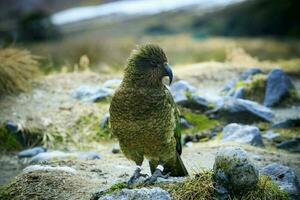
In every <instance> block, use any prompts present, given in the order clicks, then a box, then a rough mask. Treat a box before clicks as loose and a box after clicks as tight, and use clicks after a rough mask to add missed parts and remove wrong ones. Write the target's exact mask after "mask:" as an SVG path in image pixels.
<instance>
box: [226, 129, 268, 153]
mask: <svg viewBox="0 0 300 200" xmlns="http://www.w3.org/2000/svg"><path fill="white" fill-rule="evenodd" d="M221 141H222V142H229V141H230V142H238V143H242V144H250V145H253V146H260V147H262V146H264V144H263V141H262V137H261V134H260V131H259V129H258V128H257V127H255V126H248V125H240V124H236V123H232V124H228V125H227V126H225V127H224V129H223V132H222V139H221Z"/></svg>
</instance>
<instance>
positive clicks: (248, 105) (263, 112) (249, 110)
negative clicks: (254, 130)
mask: <svg viewBox="0 0 300 200" xmlns="http://www.w3.org/2000/svg"><path fill="white" fill-rule="evenodd" d="M216 104H217V105H218V106H217V108H215V109H214V110H212V111H209V112H207V114H216V117H220V118H223V119H224V120H225V121H227V122H236V123H252V122H259V121H266V122H270V121H271V120H272V119H273V117H274V115H273V112H272V111H271V110H270V109H269V108H267V107H265V106H262V105H260V104H258V103H256V102H253V101H249V100H244V99H235V98H232V97H224V98H221V99H220V100H218V102H216Z"/></svg>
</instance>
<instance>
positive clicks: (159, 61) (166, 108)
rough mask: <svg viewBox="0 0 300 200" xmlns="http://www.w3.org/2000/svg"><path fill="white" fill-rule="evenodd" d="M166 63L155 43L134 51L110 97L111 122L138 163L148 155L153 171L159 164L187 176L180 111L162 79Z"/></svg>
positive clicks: (162, 53) (177, 173)
mask: <svg viewBox="0 0 300 200" xmlns="http://www.w3.org/2000/svg"><path fill="white" fill-rule="evenodd" d="M166 63H167V58H166V56H165V54H164V52H163V50H162V49H161V48H160V47H158V46H155V45H146V46H142V47H140V48H139V49H138V50H135V51H133V53H132V54H131V56H130V58H129V60H128V64H127V66H126V68H125V73H124V78H123V81H122V84H121V85H120V87H119V88H118V90H117V91H116V93H115V95H114V96H113V98H112V102H111V105H110V124H111V128H112V131H113V134H114V135H115V136H116V137H117V138H118V140H119V143H120V147H121V150H122V151H123V153H124V155H125V156H126V157H127V158H128V159H130V160H133V161H135V163H136V164H137V165H141V164H142V162H143V160H144V158H147V159H148V160H149V162H150V168H151V172H152V173H153V171H154V170H155V168H156V166H157V165H158V164H162V165H163V166H164V168H165V169H164V173H168V172H170V173H171V175H172V176H186V175H187V174H188V173H187V170H186V169H185V167H184V165H183V163H182V161H181V158H180V154H181V151H182V147H181V142H180V140H181V134H180V128H179V113H178V110H177V108H176V105H175V103H174V100H173V97H172V95H171V94H170V92H169V90H168V89H167V88H166V86H165V85H164V84H163V83H162V78H163V77H164V76H166V72H165V70H164V64H166Z"/></svg>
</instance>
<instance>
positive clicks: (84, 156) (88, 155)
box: [77, 152, 101, 160]
mask: <svg viewBox="0 0 300 200" xmlns="http://www.w3.org/2000/svg"><path fill="white" fill-rule="evenodd" d="M100 158H101V157H100V155H99V154H97V153H96V152H84V153H80V154H79V155H78V156H77V159H79V160H99V159H100Z"/></svg>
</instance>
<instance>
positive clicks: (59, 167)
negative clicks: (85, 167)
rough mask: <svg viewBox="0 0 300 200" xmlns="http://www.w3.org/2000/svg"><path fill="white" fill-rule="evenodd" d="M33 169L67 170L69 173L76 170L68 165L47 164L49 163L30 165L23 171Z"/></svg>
mask: <svg viewBox="0 0 300 200" xmlns="http://www.w3.org/2000/svg"><path fill="white" fill-rule="evenodd" d="M33 171H59V172H67V173H70V174H76V170H75V169H74V168H72V167H68V166H56V167H53V166H49V165H30V166H28V167H26V168H25V169H23V173H30V172H33Z"/></svg>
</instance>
